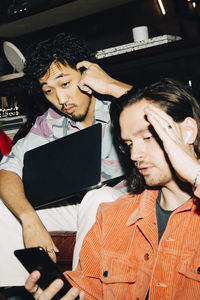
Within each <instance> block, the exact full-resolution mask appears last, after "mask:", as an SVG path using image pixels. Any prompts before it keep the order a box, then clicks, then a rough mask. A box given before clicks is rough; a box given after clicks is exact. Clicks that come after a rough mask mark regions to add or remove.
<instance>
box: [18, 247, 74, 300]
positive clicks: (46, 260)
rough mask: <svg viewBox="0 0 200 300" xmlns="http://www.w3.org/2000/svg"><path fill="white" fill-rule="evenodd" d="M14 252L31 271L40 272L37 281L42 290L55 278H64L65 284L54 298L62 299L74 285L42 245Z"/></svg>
mask: <svg viewBox="0 0 200 300" xmlns="http://www.w3.org/2000/svg"><path fill="white" fill-rule="evenodd" d="M14 254H15V256H16V257H17V258H18V259H19V261H20V262H21V263H22V264H23V266H24V267H25V269H26V270H27V271H28V272H29V273H32V272H33V271H34V270H38V271H39V272H40V274H41V276H40V279H39V280H38V282H37V283H38V285H39V287H40V288H41V289H42V290H44V289H46V288H47V287H48V286H49V285H50V284H51V283H52V282H53V281H54V280H55V279H57V278H60V279H62V281H63V282H64V286H63V287H62V289H61V290H60V291H59V292H58V293H57V294H56V296H54V297H53V299H54V300H58V299H60V298H61V297H63V296H64V295H65V294H66V293H67V292H68V291H69V290H70V289H71V287H72V286H71V285H70V283H69V282H68V280H67V279H66V278H65V276H64V275H63V274H62V273H61V272H60V271H59V269H58V267H57V266H56V264H55V263H54V262H53V261H52V260H51V258H50V257H49V255H48V254H47V252H46V251H45V250H44V249H43V248H42V247H35V248H26V249H19V250H15V251H14ZM76 299H79V297H77V298H76Z"/></svg>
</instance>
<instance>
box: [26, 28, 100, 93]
mask: <svg viewBox="0 0 200 300" xmlns="http://www.w3.org/2000/svg"><path fill="white" fill-rule="evenodd" d="M31 47H32V50H30V49H29V51H28V52H29V53H30V54H29V55H27V57H26V62H25V66H24V74H25V76H24V81H23V87H24V88H25V89H26V91H27V92H28V94H29V95H32V94H35V93H41V89H40V86H39V83H38V79H39V78H40V77H42V76H43V75H44V74H45V73H46V72H47V70H48V69H49V67H50V65H51V64H52V62H54V61H58V62H60V63H62V64H64V65H65V64H66V62H67V63H68V64H69V65H70V67H72V68H74V69H75V68H76V64H77V63H78V62H79V61H82V60H89V61H91V62H95V53H94V52H93V51H91V50H90V49H89V47H88V45H87V43H86V41H85V40H84V39H82V38H81V37H79V36H75V35H70V34H66V33H64V32H62V33H59V34H57V35H56V36H55V37H53V38H49V39H47V40H45V41H42V42H39V43H38V44H37V45H36V46H35V45H32V46H31Z"/></svg>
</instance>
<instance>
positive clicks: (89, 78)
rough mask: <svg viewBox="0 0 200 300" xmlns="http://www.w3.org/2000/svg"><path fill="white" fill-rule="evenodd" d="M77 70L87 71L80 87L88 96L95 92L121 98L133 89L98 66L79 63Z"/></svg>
mask: <svg viewBox="0 0 200 300" xmlns="http://www.w3.org/2000/svg"><path fill="white" fill-rule="evenodd" d="M76 68H77V69H80V68H84V69H85V70H84V71H83V73H82V77H81V80H80V81H79V85H78V86H79V88H80V89H81V90H82V91H84V92H86V93H88V94H92V91H93V90H94V91H95V92H97V93H99V94H103V95H111V96H114V97H120V96H121V95H123V94H124V93H125V92H126V91H127V90H129V89H131V86H130V85H128V84H125V83H122V82H120V81H118V80H116V79H113V78H112V77H110V76H109V75H108V74H107V73H106V72H105V71H104V70H103V69H102V68H101V67H100V66H99V65H98V64H95V63H91V62H89V61H86V60H85V61H81V62H79V63H78V64H77V66H76Z"/></svg>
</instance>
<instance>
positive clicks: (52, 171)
mask: <svg viewBox="0 0 200 300" xmlns="http://www.w3.org/2000/svg"><path fill="white" fill-rule="evenodd" d="M101 135H102V125H101V124H96V125H93V126H90V127H88V128H85V129H83V130H80V131H78V132H75V133H73V134H70V135H68V136H65V137H63V138H60V139H57V140H55V141H53V142H50V143H48V144H45V145H42V146H40V147H37V148H35V149H32V150H30V151H28V152H26V153H25V156H24V168H23V183H24V190H25V194H26V197H27V198H28V200H29V202H30V203H31V204H32V206H33V207H40V206H43V205H47V204H48V203H52V202H57V201H60V200H62V199H65V198H68V197H72V196H73V195H77V194H79V193H82V192H83V191H88V190H90V189H91V188H93V187H94V186H96V185H98V184H100V178H101Z"/></svg>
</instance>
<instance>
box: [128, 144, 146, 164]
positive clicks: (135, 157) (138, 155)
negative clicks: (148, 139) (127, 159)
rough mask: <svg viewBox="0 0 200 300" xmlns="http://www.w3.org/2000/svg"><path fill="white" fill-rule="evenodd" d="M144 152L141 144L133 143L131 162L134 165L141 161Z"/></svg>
mask: <svg viewBox="0 0 200 300" xmlns="http://www.w3.org/2000/svg"><path fill="white" fill-rule="evenodd" d="M144 152H145V146H144V144H143V143H141V142H139V141H135V142H133V143H132V148H131V153H130V155H131V160H132V161H133V162H135V163H136V162H137V161H139V160H142V159H143V158H144Z"/></svg>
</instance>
